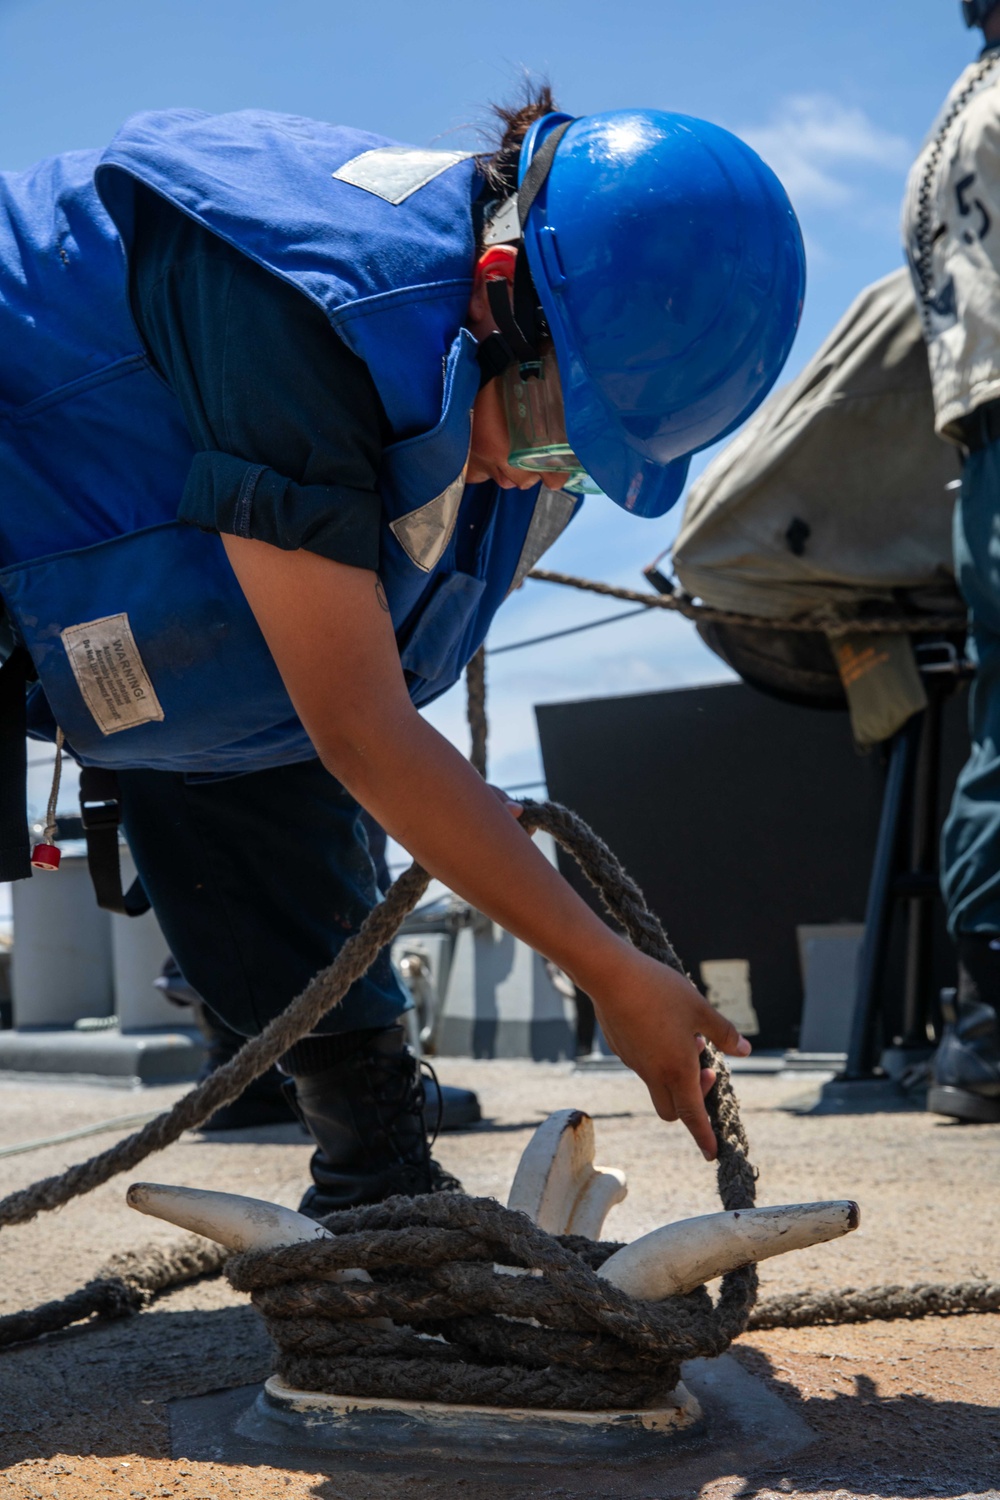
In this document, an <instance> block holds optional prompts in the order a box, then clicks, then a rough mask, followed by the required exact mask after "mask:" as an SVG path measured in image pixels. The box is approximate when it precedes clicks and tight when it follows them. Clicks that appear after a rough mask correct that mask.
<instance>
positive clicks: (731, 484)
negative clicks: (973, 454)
mask: <svg viewBox="0 0 1000 1500" xmlns="http://www.w3.org/2000/svg"><path fill="white" fill-rule="evenodd" d="M959 472H960V455H959V450H958V449H957V448H954V447H952V446H950V445H949V444H947V443H944V442H942V441H941V439H940V438H938V437H937V436H936V435H935V432H934V408H933V402H932V399H931V386H930V377H929V373H928V367H927V355H926V350H925V346H924V342H923V337H922V334H921V328H920V321H919V318H918V315H917V309H916V306H915V303H914V300H913V292H912V289H911V283H910V278H909V274H908V272H907V271H906V270H905V269H901V270H899V271H897V272H894V273H893V274H892V275H891V276H886V277H884V278H883V279H882V280H881V281H877V282H875V283H874V284H873V285H872V286H870V287H867V288H866V289H865V290H864V291H863V292H862V293H861V294H860V296H859V297H858V298H857V299H856V300H855V302H854V303H853V304H852V305H851V307H850V308H849V309H848V311H847V313H846V314H845V315H844V317H843V318H842V319H841V321H840V322H839V323H838V324H837V326H836V327H835V328H834V330H833V332H832V333H831V334H830V336H829V338H828V339H827V340H826V341H825V343H824V344H823V345H822V347H821V348H820V350H819V351H818V353H817V354H816V355H815V356H814V357H813V358H812V359H811V360H810V361H809V363H808V364H807V365H806V367H805V368H804V369H803V370H802V372H801V374H800V375H799V376H798V377H797V378H796V379H795V380H794V381H792V382H791V383H790V384H789V385H788V386H786V387H785V388H784V389H782V390H780V391H778V392H777V393H776V394H775V395H774V396H772V397H771V399H770V400H769V401H767V402H766V403H765V405H764V406H762V407H761V409H760V411H759V412H758V413H757V414H756V416H755V417H754V418H753V419H752V421H751V422H749V423H748V424H747V426H746V427H745V428H744V429H743V430H742V432H741V433H740V434H739V435H738V436H737V437H736V438H734V439H733V441H732V442H731V443H729V445H728V446H727V447H726V448H725V449H723V451H722V453H720V454H719V456H718V457H717V458H716V459H715V460H714V461H713V462H712V463H711V464H710V465H709V467H708V468H707V469H706V470H705V472H704V474H702V476H701V477H700V478H699V479H698V480H697V482H696V483H695V484H694V485H693V486H692V488H691V491H690V494H689V496H688V499H687V504H686V506H685V510H684V516H683V519H682V522H681V528H680V532H679V534H678V537H677V540H676V542H675V544H674V548H673V565H674V570H675V572H676V574H677V577H678V579H679V580H680V583H681V585H682V586H683V588H684V589H685V590H686V591H687V592H688V593H689V594H691V595H693V596H695V597H697V598H700V599H702V600H704V601H705V603H707V604H710V605H713V606H715V607H716V608H719V609H726V610H731V611H734V612H736V613H738V614H745V615H748V616H756V617H758V618H759V617H765V618H769V619H773V620H774V622H775V628H774V630H773V631H770V630H766V629H761V628H759V627H757V628H747V629H746V630H742V629H741V628H740V627H739V626H738V625H737V626H730V625H721V626H720V625H709V626H703V627H701V630H702V634H703V636H704V637H705V639H706V640H707V642H708V644H709V645H710V646H712V648H713V649H714V650H716V651H717V652H718V654H719V655H721V656H722V657H723V658H724V659H725V660H727V661H728V662H729V663H730V664H731V665H732V666H733V667H734V668H735V669H736V670H737V671H738V672H739V673H740V675H741V676H743V677H744V678H745V679H746V680H747V681H749V682H752V683H753V684H754V685H756V686H759V687H762V688H764V689H765V690H769V691H772V692H777V693H779V694H780V695H781V696H784V697H786V698H790V699H793V700H795V701H800V702H807V703H813V704H829V705H831V706H842V705H843V703H844V695H845V689H846V692H847V697H848V701H849V703H850V706H851V708H852V720H853V722H854V729H855V733H856V734H857V736H858V738H859V739H860V740H862V741H863V742H866V743H870V742H872V741H873V740H876V739H882V738H885V737H887V735H888V734H890V733H892V732H893V729H894V728H897V727H898V726H899V724H901V723H903V722H905V720H906V718H908V717H909V715H910V714H911V713H913V712H914V711H915V710H916V709H917V708H919V707H921V706H922V688H921V687H920V680H919V675H918V673H917V671H916V668H915V666H914V664H913V654H912V649H911V647H910V644H909V638H908V637H907V636H906V635H905V634H903V635H898V636H896V637H892V636H875V637H873V636H859V637H857V638H856V639H855V638H852V637H849V636H848V637H840V636H838V638H837V662H839V665H840V671H839V672H838V671H837V663H835V660H834V655H833V653H832V652H831V649H830V644H829V642H828V640H827V638H826V637H825V636H824V635H823V634H822V633H821V632H819V631H817V632H816V633H815V634H814V633H811V632H808V633H803V632H795V633H792V632H789V631H788V630H783V629H782V628H781V622H782V621H787V620H791V619H793V618H796V617H801V616H803V615H809V614H813V613H816V612H821V613H822V614H823V615H825V616H826V617H827V618H829V619H831V620H849V619H856V618H862V619H863V618H864V617H866V616H868V617H871V616H873V615H879V616H882V615H885V614H893V615H898V616H900V617H901V618H903V619H905V618H907V617H908V616H912V617H914V618H915V619H917V618H925V617H926V615H927V614H928V613H930V614H936V613H940V612H944V613H952V614H953V613H954V611H955V607H956V603H957V602H958V595H957V589H956V586H955V581H954V576H953V572H952V561H951V518H952V511H953V508H954V502H955V489H956V482H957V480H958V477H959ZM862 656H863V660H861V659H860V658H861V657H862ZM882 658H885V659H882ZM866 663H867V664H868V665H869V666H870V667H871V668H872V669H875V668H877V669H878V680H876V679H875V678H872V677H871V675H870V672H869V671H868V670H865V669H864V668H865V664H866ZM862 684H863V686H862ZM862 697H864V698H865V700H866V706H864V707H863V706H862V702H861V700H862Z"/></svg>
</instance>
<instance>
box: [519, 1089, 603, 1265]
mask: <svg viewBox="0 0 1000 1500" xmlns="http://www.w3.org/2000/svg"><path fill="white" fill-rule="evenodd" d="M627 1192H628V1186H627V1184H626V1182H625V1174H624V1172H619V1171H618V1169H617V1168H616V1167H595V1166H594V1122H593V1120H592V1119H591V1118H590V1116H589V1115H587V1114H584V1112H583V1111H582V1110H579V1109H560V1110H557V1112H556V1113H555V1114H553V1115H549V1118H548V1119H547V1120H545V1121H543V1122H542V1124H541V1125H539V1127H538V1129H537V1130H536V1131H535V1133H534V1135H533V1136H532V1137H531V1140H530V1141H529V1142H528V1144H527V1146H525V1148H524V1151H523V1153H522V1155H521V1160H520V1162H519V1163H518V1167H517V1172H516V1173H515V1175H514V1181H513V1184H512V1186H511V1190H510V1195H509V1196H508V1198H507V1207H508V1208H513V1209H519V1210H520V1212H521V1213H525V1214H527V1215H528V1218H529V1219H531V1220H533V1222H534V1223H535V1224H537V1225H538V1227H539V1229H544V1230H545V1231H546V1233H548V1234H582V1235H586V1236H587V1238H588V1239H592V1240H597V1239H600V1237H601V1230H602V1228H603V1227H604V1220H605V1219H606V1218H607V1215H608V1212H609V1210H610V1209H611V1208H612V1207H613V1206H614V1205H615V1204H616V1203H620V1202H621V1201H622V1199H623V1198H624V1197H625V1195H626V1193H627Z"/></svg>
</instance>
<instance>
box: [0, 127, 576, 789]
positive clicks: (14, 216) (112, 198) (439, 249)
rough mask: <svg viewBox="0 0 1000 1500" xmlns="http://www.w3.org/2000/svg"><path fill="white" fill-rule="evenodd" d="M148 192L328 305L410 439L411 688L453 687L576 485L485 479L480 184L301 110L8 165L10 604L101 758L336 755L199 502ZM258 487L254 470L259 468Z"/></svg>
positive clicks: (35, 715)
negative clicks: (152, 268) (150, 351)
mask: <svg viewBox="0 0 1000 1500" xmlns="http://www.w3.org/2000/svg"><path fill="white" fill-rule="evenodd" d="M136 181H139V182H142V183H144V184H146V185H147V186H148V187H150V188H153V189H154V190H155V191H156V192H158V193H160V194H161V195H162V196H163V197H164V198H166V199H168V200H169V201H170V202H172V203H174V204H175V205H176V206H177V207H178V208H180V209H182V210H183V211H185V212H186V213H188V214H190V215H191V217H192V218H193V219H195V220H197V221H198V223H200V224H202V225H203V226H204V227H205V228H207V229H209V230H211V231H212V232H213V233H215V234H217V235H219V236H221V237H222V238H223V239H225V240H227V241H229V242H230V243H231V244H232V245H234V246H235V247H236V248H237V249H238V250H240V251H241V252H242V253H244V254H246V255H247V256H249V257H251V258H252V259H253V260H255V261H257V262H258V263H259V264H260V265H262V266H264V267H265V268H266V269H267V270H269V271H271V272H273V273H274V274H275V275H277V276H280V277H282V278H283V279H284V280H286V281H287V282H289V283H290V284H291V285H293V286H295V287H297V288H298V289H299V290H300V291H302V292H304V293H305V294H306V295H307V296H309V297H310V298H312V300H313V301H314V302H316V303H317V304H318V305H319V306H320V307H321V308H323V310H324V311H325V312H326V314H327V316H328V318H329V320H330V323H331V324H332V326H333V328H334V329H335V330H336V332H337V333H338V334H339V335H340V337H341V338H342V339H343V340H344V341H345V343H347V345H348V346H349V347H350V348H351V349H352V350H353V351H354V352H355V353H356V354H357V355H359V356H360V358H362V359H363V360H364V361H365V363H366V364H367V366H368V369H369V370H370V372H371V374H372V377H373V379H374V382H375V385H376V388H377V389H378V392H379V395H380V397H381V399H382V403H383V405H384V407H385V411H386V414H387V416H388V419H389V422H390V424H391V427H392V430H393V438H394V441H393V442H392V443H391V444H390V445H389V446H388V447H387V448H386V449H385V451H384V456H383V465H382V470H381V474H380V480H379V489H380V493H381V497H382V534H381V553H380V566H379V572H380V575H381V577H382V580H383V583H384V585H385V590H386V595H387V597H388V601H389V607H390V610H391V613H392V619H393V624H394V627H395V631H396V638H397V642H398V644H399V649H400V656H401V660H402V663H403V667H404V669H405V671H406V676H407V681H408V684H409V689H410V694H411V697H412V699H413V701H414V702H415V703H417V704H423V703H427V702H429V701H430V700H431V699H432V698H434V697H436V696H437V695H438V694H439V693H442V692H444V691H445V690H446V689H447V688H448V687H450V686H451V685H452V684H453V683H454V682H455V681H456V680H457V678H458V676H459V675H460V673H461V671H462V668H463V667H464V665H465V663H466V662H467V661H468V660H469V658H470V657H471V656H472V655H473V653H474V652H475V651H476V649H477V648H478V646H479V645H480V644H481V642H482V640H483V639H484V637H485V635H486V631H487V629H488V627H489V624H490V621H491V620H492V618H493V615H494V613H495V612H496V610H497V609H498V608H499V606H500V604H501V603H502V601H503V599H504V597H505V596H506V594H507V593H508V591H509V590H510V588H511V587H512V586H513V585H515V584H516V583H517V582H519V581H520V578H521V577H523V575H524V573H525V572H527V570H528V569H529V568H530V567H531V566H532V565H533V564H534V562H535V561H536V560H537V558H538V556H539V555H540V553H541V551H542V550H544V546H545V545H547V544H548V542H549V541H551V540H552V538H553V536H554V535H555V534H557V533H558V530H559V529H561V527H562V526H563V525H565V524H566V522H567V521H568V520H569V519H570V518H571V517H572V514H573V513H574V509H575V505H576V502H575V501H574V500H573V499H572V498H571V497H569V496H566V495H551V494H550V493H549V492H547V491H544V490H542V491H539V490H538V489H534V490H531V491H527V492H525V491H518V490H510V491H503V490H500V489H499V488H498V486H496V485H494V484H493V483H492V482H490V483H487V484H479V485H465V483H464V466H465V462H466V459H467V455H468V449H469V439H470V416H471V408H472V403H473V401H474V399H475V395H476V391H477V389H478V379H479V375H478V366H477V363H476V345H475V341H474V339H473V338H472V336H471V335H470V334H469V333H468V331H467V330H465V329H464V328H463V326H462V325H463V321H464V318H465V315H466V309H467V306H468V300H469V293H470V289H471V272H472V266H473V262H474V256H475V240H474V232H473V221H472V205H473V201H474V198H475V196H476V194H477V193H478V191H479V187H480V179H479V178H478V175H477V173H476V170H475V166H474V163H473V162H472V161H471V160H468V159H465V158H463V157H461V156H460V155H459V154H458V153H432V152H426V151H415V150H414V149H413V148H408V147H402V146H399V145H396V144H394V143H392V142H389V141H387V140H385V139H384V138H383V137H380V136H374V135H371V134H368V133H367V132H364V131H358V130H351V129H344V128H339V127H334V126H331V125H326V124H321V123H318V122H315V121H311V120H304V119H298V118H296V117H293V116H288V115H276V114H269V113H266V112H261V111H244V112H242V113H239V114H232V115H218V116H212V115H206V114H204V113H202V112H200V111H195V110H170V111H164V112H157V113H150V114H143V115H138V116H136V117H134V118H133V119H132V120H130V121H128V122H127V123H126V125H125V126H124V127H123V129H122V130H121V132H120V133H119V135H118V136H117V137H116V138H115V140H114V141H113V142H112V144H111V146H110V147H109V148H108V150H106V151H105V152H103V154H102V153H97V152H89V151H84V152H73V153H70V154H67V155H65V156H60V157H55V158H53V159H50V160H48V161H44V162H41V163H40V164H39V165H38V166H36V167H34V168H33V169H31V170H30V171H27V172H24V173H16V174H15V173H7V174H0V594H2V598H3V602H4V605H5V606H6V608H7V610H8V612H9V614H10V616H11V618H12V620H13V623H14V626H15V629H16V632H17V633H18V635H19V636H20V638H21V639H22V640H23V642H24V644H25V645H26V646H27V648H28V650H29V651H30V652H31V655H32V658H33V660H34V663H35V667H36V669H37V672H38V677H39V683H38V687H37V688H36V689H35V690H34V701H33V703H32V705H31V713H32V725H33V732H34V733H37V734H39V735H42V736H44V737H48V738H51V737H52V735H53V734H54V729H55V725H56V724H58V725H59V726H60V727H61V728H62V729H63V731H64V733H65V735H66V738H67V741H68V743H69V745H70V747H71V748H72V750H73V751H74V753H75V754H76V755H77V756H78V758H79V759H80V760H81V761H82V762H83V763H84V764H90V765H105V766H111V767H124V766H131V767H139V766H145V767H151V768H154V769H169V770H182V771H190V772H211V773H229V774H231V773H234V772H239V771H248V770H257V769H262V768H264V767H266V766H270V765H277V764H283V763H289V762H292V761H295V760H303V759H306V758H308V757H311V756H312V755H314V754H315V751H314V749H313V747H312V745H311V744H310V742H309V740H308V737H307V736H306V733H305V730H304V729H303V728H302V725H301V724H300V723H299V721H298V719H297V717H296V715H295V713H294V710H293V708H292V705H291V702H290V701H289V698H288V696H287V694H286V692H285V689H284V686H283V684H282V682H281V678H280V676H279V674H278V672H277V669H276V667H275V665H274V662H273V660H272V659H271V656H270V653H269V652H268V649H267V646H266V644H265V642H264V639H263V636H262V635H261V633H260V630H259V629H258V627H257V624H256V622H255V620H254V618H253V615H252V614H251V611H250V609H249V606H248V605H247V603H246V600H245V599H244V597H243V594H242V591H241V590H240V588H239V585H238V584H237V582H236V579H235V576H234V575H233V572H232V570H231V568H230V566H229V563H228V560H227V558H226V556H225V551H224V549H223V546H222V543H221V540H220V539H219V537H217V536H215V535H210V534H205V533H203V532H200V531H198V530H197V529H195V528H193V527H190V526H186V525H184V524H183V523H181V522H179V521H178V519H177V513H178V506H179V502H180V498H181V493H182V490H183V487H184V484H185V480H186V478H187V475H188V471H189V469H190V467H191V465H192V463H197V462H198V461H199V459H198V455H197V454H196V453H195V451H194V449H193V447H192V443H191V439H190V437H189V435H188V432H187V429H186V427H185V425H184V421H183V418H182V414H181V410H180V407H179V405H178V403H177V401H176V398H175V397H174V395H173V393H172V392H171V391H170V390H169V389H168V388H167V386H166V385H165V384H164V383H163V381H162V380H161V379H160V378H159V377H158V376H157V375H156V374H155V373H154V372H153V370H152V369H151V367H150V365H149V363H148V361H147V359H146V356H145V354H144V352H143V348H142V345H141V342H140V340H139V337H138V335H137V332H136V330H135V327H134V324H133V322H132V319H131V315H130V312H129V308H128V302H127V269H126V259H127V254H128V251H129V246H130V237H131V233H132V215H133V188H134V183H135V182H136ZM252 483H253V471H250V472H249V474H248V484H250V485H252Z"/></svg>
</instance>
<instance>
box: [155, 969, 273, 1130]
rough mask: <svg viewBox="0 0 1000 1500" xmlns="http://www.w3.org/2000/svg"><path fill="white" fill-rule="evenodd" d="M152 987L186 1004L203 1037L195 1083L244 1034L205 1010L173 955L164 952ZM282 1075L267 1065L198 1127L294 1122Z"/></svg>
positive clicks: (229, 1127) (234, 1127)
mask: <svg viewBox="0 0 1000 1500" xmlns="http://www.w3.org/2000/svg"><path fill="white" fill-rule="evenodd" d="M154 983H155V985H156V988H157V989H158V990H159V991H160V993H161V994H162V995H164V996H165V997H166V998H167V999H168V1000H171V1001H173V1003H174V1005H178V1006H188V1007H190V1010H191V1019H192V1020H193V1021H194V1023H195V1025H196V1026H197V1027H198V1030H199V1031H200V1032H201V1034H202V1036H203V1037H204V1038H205V1043H206V1046H207V1048H208V1055H207V1057H206V1058H205V1061H204V1063H203V1064H202V1068H201V1072H200V1073H199V1074H198V1082H199V1083H201V1082H202V1080H203V1079H205V1078H207V1077H208V1076H209V1074H210V1073H214V1072H215V1070H216V1068H221V1067H222V1065H223V1063H227V1062H228V1061H229V1059H230V1058H231V1057H235V1056H236V1054H237V1052H238V1051H239V1050H240V1048H241V1047H242V1046H243V1043H244V1042H245V1041H246V1037H245V1036H240V1034H239V1032H237V1031H233V1030H231V1028H230V1027H228V1026H227V1025H226V1023H225V1021H223V1020H221V1019H220V1018H219V1017H218V1016H217V1015H215V1013H214V1012H213V1011H211V1010H209V1008H208V1006H207V1005H206V1004H205V1002H204V1001H203V1000H202V998H201V996H200V995H199V994H198V992H197V990H195V989H193V988H192V986H191V985H189V984H188V982H187V980H186V979H185V978H184V975H183V974H182V973H181V971H180V968H179V966H178V963H177V960H176V959H175V958H174V956H173V954H168V955H167V958H166V960H165V962H164V964H163V968H162V970H161V971H160V977H159V979H157V980H154ZM284 1083H285V1080H284V1077H283V1075H282V1074H281V1073H279V1072H278V1069H277V1068H276V1067H270V1068H268V1070H267V1072H266V1073H263V1074H262V1075H261V1076H260V1078H255V1079H254V1080H253V1082H252V1083H248V1084H247V1086H246V1088H245V1089H244V1090H243V1092H242V1094H240V1096H239V1098H238V1099H234V1100H233V1101H232V1103H231V1104H223V1106H222V1107H221V1109H217V1110H216V1111H215V1114H214V1115H210V1116H209V1118H208V1119H207V1120H206V1121H205V1123H204V1125H201V1126H200V1127H199V1129H201V1130H248V1129H249V1128H250V1127H251V1126H254V1125H289V1124H293V1123H296V1122H297V1121H298V1116H297V1115H296V1113H295V1111H294V1109H293V1108H292V1106H291V1105H290V1104H289V1102H288V1096H287V1094H286V1093H285V1089H284Z"/></svg>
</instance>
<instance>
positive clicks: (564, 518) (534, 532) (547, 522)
mask: <svg viewBox="0 0 1000 1500" xmlns="http://www.w3.org/2000/svg"><path fill="white" fill-rule="evenodd" d="M575 508H576V501H575V499H574V498H573V496H572V495H569V494H567V493H566V491H565V490H546V489H541V490H539V492H538V499H537V500H536V501H535V509H534V511H533V512H532V515H531V524H530V526H529V527H528V534H527V536H526V537H525V539H524V546H523V547H522V548H521V556H520V557H519V558H518V560H517V568H516V570H515V572H514V577H513V578H512V580H511V585H510V588H509V589H508V590H507V593H508V595H510V594H512V593H513V592H514V590H515V589H519V588H520V587H521V584H522V583H523V582H524V580H525V579H526V578H527V576H528V574H529V573H530V572H531V570H532V568H533V567H534V566H535V564H536V563H537V562H538V561H539V560H540V559H541V557H542V555H543V554H544V553H546V552H548V550H549V548H550V547H551V546H552V544H553V542H555V541H556V540H557V539H558V538H559V537H560V536H562V534H563V532H564V531H565V530H566V527H567V526H568V525H569V523H570V521H572V519H573V511H574V510H575Z"/></svg>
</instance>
